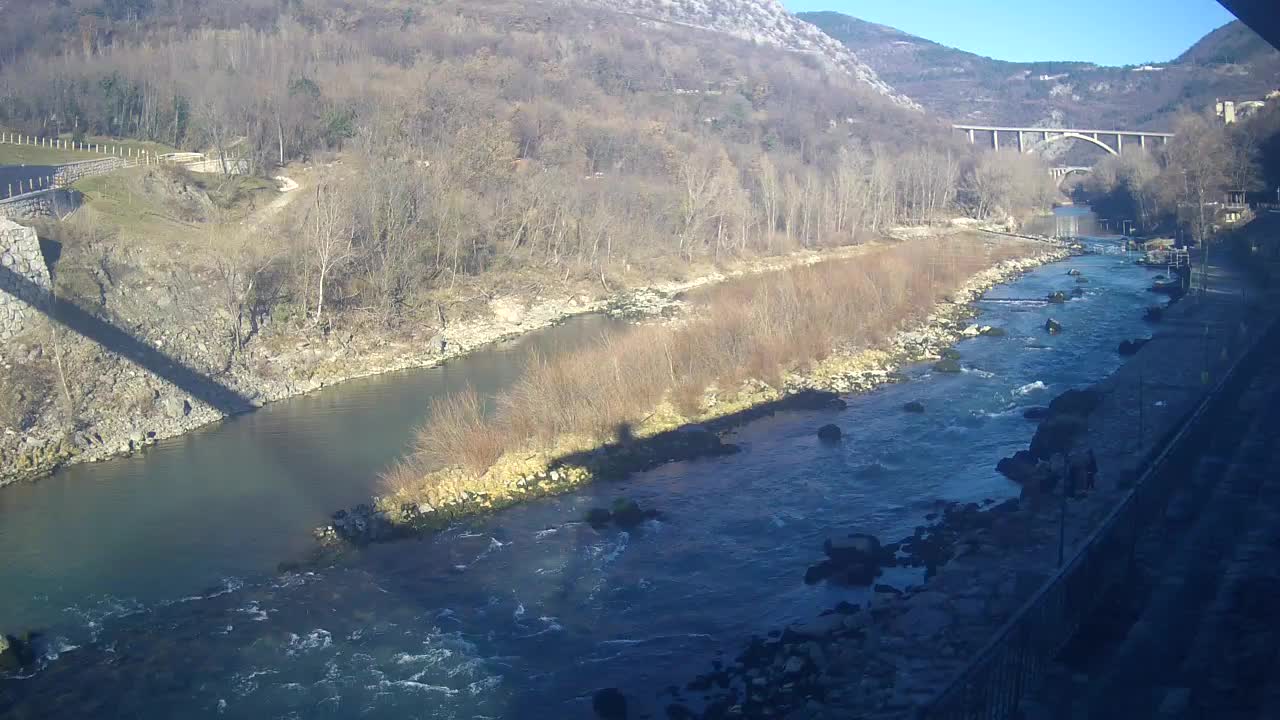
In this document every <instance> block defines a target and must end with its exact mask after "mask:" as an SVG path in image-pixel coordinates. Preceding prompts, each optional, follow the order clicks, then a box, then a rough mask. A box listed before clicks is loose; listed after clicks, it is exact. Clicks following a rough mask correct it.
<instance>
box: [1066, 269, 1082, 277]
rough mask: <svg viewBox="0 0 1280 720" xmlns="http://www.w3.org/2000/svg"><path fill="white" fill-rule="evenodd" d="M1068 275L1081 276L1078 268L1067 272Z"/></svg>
mask: <svg viewBox="0 0 1280 720" xmlns="http://www.w3.org/2000/svg"><path fill="white" fill-rule="evenodd" d="M1067 274H1068V275H1079V274H1080V270H1079V269H1078V268H1071V269H1070V270H1068V271H1067Z"/></svg>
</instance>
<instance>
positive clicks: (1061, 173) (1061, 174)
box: [1049, 167, 1093, 187]
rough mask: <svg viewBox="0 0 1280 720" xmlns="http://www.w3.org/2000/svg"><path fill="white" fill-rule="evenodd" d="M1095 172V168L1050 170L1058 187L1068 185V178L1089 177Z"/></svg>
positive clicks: (1059, 168)
mask: <svg viewBox="0 0 1280 720" xmlns="http://www.w3.org/2000/svg"><path fill="white" fill-rule="evenodd" d="M1092 172H1093V168H1089V167H1056V168H1052V169H1050V170H1049V174H1050V175H1052V176H1053V179H1054V180H1056V181H1057V183H1058V187H1062V186H1063V185H1065V184H1066V182H1067V178H1069V177H1071V176H1072V175H1076V174H1079V175H1088V174H1089V173H1092Z"/></svg>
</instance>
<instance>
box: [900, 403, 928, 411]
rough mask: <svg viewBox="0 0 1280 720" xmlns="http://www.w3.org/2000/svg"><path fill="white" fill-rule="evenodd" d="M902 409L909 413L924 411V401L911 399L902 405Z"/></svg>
mask: <svg viewBox="0 0 1280 720" xmlns="http://www.w3.org/2000/svg"><path fill="white" fill-rule="evenodd" d="M902 409H903V410H904V411H905V412H909V413H922V412H924V403H922V402H920V401H919V400H912V401H911V402H909V403H907V404H905V405H903V406H902Z"/></svg>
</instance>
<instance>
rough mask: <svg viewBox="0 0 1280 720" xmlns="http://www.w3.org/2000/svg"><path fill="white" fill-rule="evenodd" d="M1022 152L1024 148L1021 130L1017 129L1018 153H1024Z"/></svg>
mask: <svg viewBox="0 0 1280 720" xmlns="http://www.w3.org/2000/svg"><path fill="white" fill-rule="evenodd" d="M1024 152H1026V150H1024V149H1023V142H1022V131H1021V130H1019V131H1018V153H1019V154H1022V153H1024Z"/></svg>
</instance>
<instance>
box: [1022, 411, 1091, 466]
mask: <svg viewBox="0 0 1280 720" xmlns="http://www.w3.org/2000/svg"><path fill="white" fill-rule="evenodd" d="M1085 427H1086V426H1085V421H1084V418H1082V417H1080V416H1077V415H1059V414H1057V413H1054V414H1053V415H1051V416H1050V417H1049V419H1048V420H1045V421H1044V422H1042V423H1040V426H1039V427H1038V428H1036V434H1035V436H1033V437H1032V438H1031V456H1032V457H1033V458H1034V459H1036V460H1048V459H1049V458H1051V457H1053V456H1054V455H1056V454H1057V453H1061V452H1067V451H1068V450H1070V449H1071V446H1072V445H1074V444H1075V441H1076V438H1077V437H1079V436H1080V434H1081V433H1083V432H1084V431H1085Z"/></svg>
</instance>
